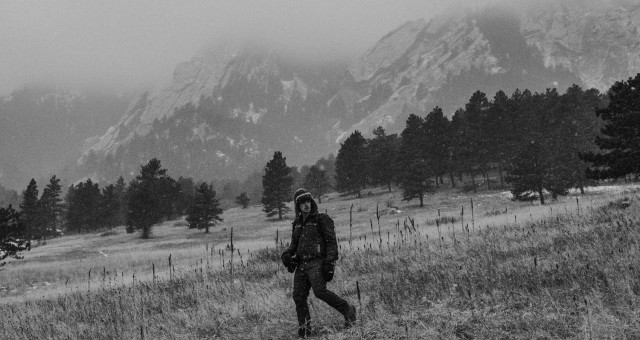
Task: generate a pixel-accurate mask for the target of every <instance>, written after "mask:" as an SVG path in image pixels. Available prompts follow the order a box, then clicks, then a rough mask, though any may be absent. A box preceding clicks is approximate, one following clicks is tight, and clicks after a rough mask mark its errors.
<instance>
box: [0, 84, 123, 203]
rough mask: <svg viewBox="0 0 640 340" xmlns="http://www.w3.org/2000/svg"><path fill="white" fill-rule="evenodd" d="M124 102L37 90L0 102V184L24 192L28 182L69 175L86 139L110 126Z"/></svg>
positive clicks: (96, 95)
mask: <svg viewBox="0 0 640 340" xmlns="http://www.w3.org/2000/svg"><path fill="white" fill-rule="evenodd" d="M130 100H131V97H127V96H119V95H113V94H104V93H98V92H97V91H96V92H86V93H81V92H78V91H68V90H62V89H56V88H51V87H37V86H29V87H24V88H22V89H20V90H16V91H14V92H13V93H12V94H11V95H9V96H5V97H2V98H0V145H1V146H2V147H1V148H0V160H2V161H1V162H0V184H2V185H4V186H6V187H8V188H13V189H18V190H24V188H26V186H27V184H28V183H29V180H30V179H31V178H35V179H36V181H38V183H39V184H40V183H41V182H42V181H41V180H42V179H46V180H47V181H48V178H47V177H48V176H50V175H52V174H57V175H58V177H63V176H62V173H63V172H64V173H65V174H68V175H69V176H74V175H73V174H72V170H71V168H72V166H70V164H71V165H73V164H75V162H76V160H77V159H78V157H80V155H81V154H82V151H83V150H84V148H86V146H85V145H84V143H85V142H86V139H87V138H88V137H91V136H94V135H96V134H98V133H103V132H104V130H105V129H107V128H108V127H109V126H111V125H113V124H114V123H115V122H116V121H117V119H118V117H119V116H120V115H121V114H122V111H123V110H124V109H125V108H126V106H127V104H128V103H129V101H130ZM65 169H66V170H65ZM64 177H67V176H64ZM64 177H63V178H64ZM44 184H45V183H44V182H42V185H44Z"/></svg>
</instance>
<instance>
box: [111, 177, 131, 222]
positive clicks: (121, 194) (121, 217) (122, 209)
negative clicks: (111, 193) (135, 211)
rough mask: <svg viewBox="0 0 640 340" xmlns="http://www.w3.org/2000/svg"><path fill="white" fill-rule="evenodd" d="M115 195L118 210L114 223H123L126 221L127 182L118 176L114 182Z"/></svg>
mask: <svg viewBox="0 0 640 340" xmlns="http://www.w3.org/2000/svg"><path fill="white" fill-rule="evenodd" d="M115 195H116V197H117V198H118V206H119V209H118V212H117V215H116V217H115V218H114V223H115V225H124V224H125V223H126V222H127V204H128V202H127V184H126V183H125V182H124V178H122V176H120V177H119V178H118V181H117V182H116V187H115Z"/></svg>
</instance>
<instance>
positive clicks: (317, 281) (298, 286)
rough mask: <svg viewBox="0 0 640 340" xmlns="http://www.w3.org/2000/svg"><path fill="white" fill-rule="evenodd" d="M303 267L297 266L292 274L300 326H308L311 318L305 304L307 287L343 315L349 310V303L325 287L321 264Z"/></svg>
mask: <svg viewBox="0 0 640 340" xmlns="http://www.w3.org/2000/svg"><path fill="white" fill-rule="evenodd" d="M303 268H304V266H299V267H298V269H297V270H296V273H295V275H294V276H293V301H295V303H296V313H297V314H298V325H299V326H300V327H308V325H309V321H310V320H311V315H310V314H309V306H308V305H307V297H308V296H309V289H313V294H314V295H315V296H316V297H317V298H318V299H320V300H322V301H324V302H326V303H327V304H328V305H329V306H331V307H333V308H335V309H336V310H337V311H338V312H340V313H341V314H342V315H345V314H346V313H347V312H348V311H349V303H347V301H345V300H344V299H342V298H341V297H339V296H338V295H336V294H335V293H334V292H332V291H330V290H328V289H327V283H326V282H325V281H324V278H323V277H322V264H321V263H320V264H317V265H314V266H313V267H309V268H304V269H303Z"/></svg>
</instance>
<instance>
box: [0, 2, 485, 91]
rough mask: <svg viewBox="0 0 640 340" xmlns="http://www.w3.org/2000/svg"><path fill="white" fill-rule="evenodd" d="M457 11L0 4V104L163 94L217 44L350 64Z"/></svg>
mask: <svg viewBox="0 0 640 340" xmlns="http://www.w3.org/2000/svg"><path fill="white" fill-rule="evenodd" d="M482 2H487V1H482ZM463 3H464V1H461V0H453V1H451V0H448V1H447V0H406V1H385V0H350V1H338V0H324V1H320V0H305V1H302V0H300V1H298V0H286V1H285V0H260V1H257V0H252V1H249V0H215V1H204V0H193V1H169V0H153V1H152V0H135V1H131V0H127V1H125V0H110V1H98V0H58V1H47V0H41V1H34V0H23V1H21V0H9V1H3V2H2V3H1V4H0V42H2V45H3V46H2V49H3V52H2V53H1V54H0V94H6V93H8V92H10V91H12V90H14V89H16V88H19V87H22V86H23V85H24V84H25V83H42V82H46V83H49V84H55V85H60V86H63V87H75V88H83V87H87V86H94V87H104V88H112V89H119V90H121V91H130V90H135V89H140V88H143V87H148V86H152V85H154V84H156V85H157V84H159V83H160V84H163V83H166V82H167V81H168V80H169V79H170V77H171V74H172V72H173V69H174V67H175V66H176V65H177V64H178V63H179V62H182V61H186V60H189V59H190V58H191V57H192V56H193V55H194V54H195V53H196V52H197V51H198V50H199V49H200V48H202V47H203V46H204V45H205V44H207V43H208V42H211V41H215V40H216V39H221V38H232V39H244V38H247V37H254V38H256V37H257V38H258V39H263V40H271V41H272V42H275V43H278V44H281V46H283V48H285V49H290V50H292V51H299V52H301V53H302V54H303V55H309V56H316V57H318V58H332V57H337V56H354V55H357V54H359V53H362V52H363V51H364V50H366V49H367V48H368V47H370V46H371V45H372V44H374V43H375V42H376V41H377V40H378V39H379V38H380V37H382V36H383V35H384V34H386V33H387V32H389V31H390V30H392V29H394V28H396V27H397V26H399V25H400V24H402V23H403V22H405V21H407V20H415V19H419V18H430V17H432V16H434V15H436V14H437V13H440V12H441V11H443V10H445V9H446V8H450V7H453V8H459V7H460V6H462V4H463ZM479 3H480V2H478V3H476V5H478V4H479Z"/></svg>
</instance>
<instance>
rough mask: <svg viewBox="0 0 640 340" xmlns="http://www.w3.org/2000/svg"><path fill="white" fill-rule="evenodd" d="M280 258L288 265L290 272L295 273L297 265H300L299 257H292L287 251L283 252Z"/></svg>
mask: <svg viewBox="0 0 640 340" xmlns="http://www.w3.org/2000/svg"><path fill="white" fill-rule="evenodd" d="M280 258H281V259H282V264H283V265H284V266H285V267H287V271H288V272H289V273H293V272H294V271H296V267H297V266H298V259H297V258H295V257H292V256H291V254H290V253H289V252H287V251H285V252H284V253H282V256H281V257H280Z"/></svg>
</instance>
